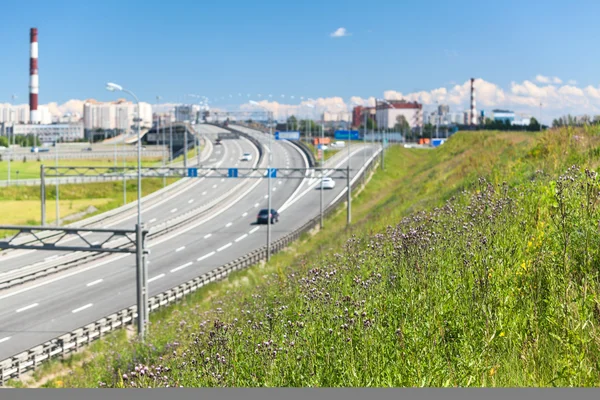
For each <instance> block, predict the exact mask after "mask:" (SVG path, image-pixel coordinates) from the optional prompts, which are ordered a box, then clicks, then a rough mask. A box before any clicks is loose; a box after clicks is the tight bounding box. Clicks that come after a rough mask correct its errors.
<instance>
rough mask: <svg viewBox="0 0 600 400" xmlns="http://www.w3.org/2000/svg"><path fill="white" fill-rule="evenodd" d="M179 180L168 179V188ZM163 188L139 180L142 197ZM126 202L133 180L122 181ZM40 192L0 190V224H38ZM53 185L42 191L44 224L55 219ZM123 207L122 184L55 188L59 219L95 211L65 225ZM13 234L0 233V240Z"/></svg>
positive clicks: (131, 197)
mask: <svg viewBox="0 0 600 400" xmlns="http://www.w3.org/2000/svg"><path fill="white" fill-rule="evenodd" d="M178 179H179V178H168V179H167V180H166V184H167V185H170V184H172V183H174V182H176V181H177V180H178ZM162 188H163V179H162V178H144V179H142V196H147V195H149V194H151V193H153V192H155V191H157V190H159V189H162ZM125 189H126V196H127V199H126V200H127V203H131V202H133V201H136V200H137V180H136V179H129V180H127V182H126V186H125ZM40 198H41V197H40V189H39V187H37V186H9V187H5V188H2V190H0V206H1V207H2V214H0V225H9V224H13V223H16V224H18V225H40V224H41V211H40ZM55 200H56V186H55V185H48V186H47V189H46V212H47V216H46V218H47V221H52V220H53V219H54V218H55V216H56V215H55ZM122 205H123V182H122V181H119V182H92V183H83V184H61V185H60V188H59V206H60V210H59V212H60V216H61V218H64V217H66V216H69V215H72V214H75V213H78V212H81V211H84V210H86V209H87V208H88V207H89V206H94V207H95V208H96V211H95V212H92V213H89V214H86V215H85V216H84V217H82V218H76V219H73V220H70V221H69V222H68V223H73V222H75V221H78V220H81V219H83V218H89V217H91V216H94V215H97V214H101V213H103V212H106V211H110V210H112V209H115V208H118V207H120V206H122ZM7 234H13V232H7V231H0V237H4V236H5V235H7Z"/></svg>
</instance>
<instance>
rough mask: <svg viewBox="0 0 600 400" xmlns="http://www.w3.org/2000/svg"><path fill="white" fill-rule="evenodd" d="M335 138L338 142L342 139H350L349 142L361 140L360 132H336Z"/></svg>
mask: <svg viewBox="0 0 600 400" xmlns="http://www.w3.org/2000/svg"><path fill="white" fill-rule="evenodd" d="M335 138H336V139H338V140H341V139H349V140H358V139H360V136H359V133H358V131H346V130H344V131H335Z"/></svg>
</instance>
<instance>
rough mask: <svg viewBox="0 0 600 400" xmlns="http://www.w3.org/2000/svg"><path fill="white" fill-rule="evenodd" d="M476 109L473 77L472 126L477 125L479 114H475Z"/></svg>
mask: <svg viewBox="0 0 600 400" xmlns="http://www.w3.org/2000/svg"><path fill="white" fill-rule="evenodd" d="M475 111H476V110H475V78H471V121H470V122H471V123H470V125H471V126H473V125H477V114H475Z"/></svg>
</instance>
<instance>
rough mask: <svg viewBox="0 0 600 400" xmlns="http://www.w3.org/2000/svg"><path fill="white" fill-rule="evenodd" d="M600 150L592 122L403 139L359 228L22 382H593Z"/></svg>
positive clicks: (323, 236)
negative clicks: (425, 141) (145, 332)
mask: <svg viewBox="0 0 600 400" xmlns="http://www.w3.org/2000/svg"><path fill="white" fill-rule="evenodd" d="M599 146H600V136H599V135H598V132H597V131H596V130H595V129H587V130H573V129H560V130H552V131H548V132H544V133H520V132H464V133H458V134H456V135H454V136H453V137H452V138H451V139H450V140H448V141H447V142H446V143H445V144H444V145H442V146H441V147H439V148H437V149H434V150H420V149H406V148H403V147H400V146H392V147H391V148H390V149H389V150H388V151H387V154H386V169H385V171H378V172H377V173H376V174H375V175H374V176H373V178H372V180H371V181H370V182H369V183H368V185H367V188H366V190H363V191H362V192H360V193H358V194H357V195H356V198H355V200H353V224H352V226H351V227H350V228H347V227H346V225H345V218H346V216H345V213H344V212H343V209H344V207H343V206H341V207H340V212H339V213H337V214H334V215H333V216H332V217H330V218H328V219H327V220H326V222H325V229H324V231H322V232H319V233H317V234H315V235H305V236H304V238H303V239H302V240H301V241H299V242H297V243H295V244H294V245H292V246H291V247H290V248H289V249H288V250H287V251H285V252H283V253H279V254H277V255H275V256H274V257H273V258H272V261H271V262H270V263H268V264H265V265H260V266H255V267H252V268H250V269H247V270H244V271H240V272H237V273H234V274H232V275H231V276H229V277H228V278H227V279H226V280H225V281H223V282H217V283H214V284H210V285H208V286H206V287H204V288H202V289H201V290H200V291H198V292H196V293H194V294H192V295H190V296H189V297H188V298H186V299H185V300H184V302H183V303H181V304H178V305H176V306H172V307H169V308H167V309H165V310H162V311H159V312H157V313H156V314H153V315H151V325H150V327H149V330H150V335H149V337H148V339H147V342H146V344H140V343H136V342H135V341H130V340H128V339H127V336H126V334H125V332H124V331H121V332H117V333H115V334H111V335H109V336H108V337H107V338H105V339H104V340H102V341H99V342H97V343H94V344H93V345H92V346H91V347H90V348H89V349H88V350H85V351H84V352H83V353H80V354H77V355H75V356H73V357H70V358H69V359H68V360H67V361H64V362H60V361H54V362H52V363H49V364H47V365H45V366H44V367H42V369H41V370H39V371H37V372H36V373H35V374H34V379H33V381H32V382H33V383H30V384H29V385H31V386H38V385H43V386H47V387H98V386H101V387H104V386H107V387H148V386H151V387H159V386H165V385H169V386H170V387H173V386H175V387H177V386H184V387H202V386H238V387H254V386H286V387H298V386H313V387H336V386H345V387H369V386H374V387H399V386H438V387H439V386H504V387H512V386H598V384H600V330H599V326H600V311H599V310H600V271H599V269H598V262H599V260H600V250H599V249H598V246H597V243H598V242H599V240H600V232H599V230H598V220H600V210H599V209H598V206H599V201H598V199H599V198H600V180H599V179H598V176H597V174H596V172H595V171H596V170H597V169H598V166H599V165H600V162H599V161H600V159H599V156H600V150H599ZM573 165H576V166H577V167H575V168H570V167H571V166H573ZM586 168H588V170H586ZM140 371H143V373H141V372H140ZM45 377H48V380H47V381H46V378H45ZM16 385H17V386H18V385H25V386H27V384H22V383H19V384H16Z"/></svg>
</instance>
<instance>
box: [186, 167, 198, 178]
mask: <svg viewBox="0 0 600 400" xmlns="http://www.w3.org/2000/svg"><path fill="white" fill-rule="evenodd" d="M188 176H189V177H191V178H195V177H198V168H188Z"/></svg>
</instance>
